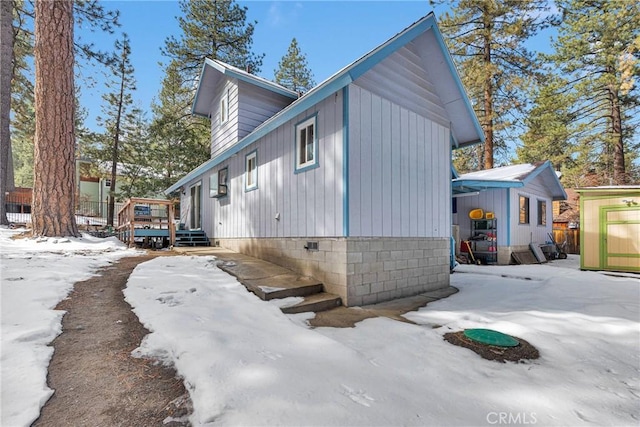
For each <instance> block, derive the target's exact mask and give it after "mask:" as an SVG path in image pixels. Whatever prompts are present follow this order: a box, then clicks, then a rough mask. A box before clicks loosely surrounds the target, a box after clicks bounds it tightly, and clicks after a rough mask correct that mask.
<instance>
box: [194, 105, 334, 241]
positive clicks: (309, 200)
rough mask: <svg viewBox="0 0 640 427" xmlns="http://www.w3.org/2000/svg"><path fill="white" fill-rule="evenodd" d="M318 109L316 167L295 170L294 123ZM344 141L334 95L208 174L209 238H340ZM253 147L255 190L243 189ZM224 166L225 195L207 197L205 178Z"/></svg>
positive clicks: (206, 210)
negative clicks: (227, 183)
mask: <svg viewBox="0 0 640 427" xmlns="http://www.w3.org/2000/svg"><path fill="white" fill-rule="evenodd" d="M316 113H317V127H318V129H317V135H318V138H319V142H318V159H319V165H320V166H319V167H318V168H315V169H310V170H308V171H306V172H303V173H299V174H296V173H295V172H294V169H295V168H294V152H295V144H294V138H295V136H294V126H295V125H296V124H297V123H299V122H300V121H302V120H304V119H306V118H308V117H310V116H313V115H314V114H316ZM342 139H343V138H342V94H341V93H338V94H336V95H335V96H334V95H332V96H330V97H328V98H327V99H326V100H324V101H322V102H321V103H319V104H318V105H316V106H315V108H313V109H310V110H307V111H305V112H304V113H303V114H300V115H299V116H297V117H296V118H295V119H294V120H291V121H289V122H287V123H286V124H284V125H282V126H280V127H279V128H277V129H276V130H274V131H273V132H270V133H269V134H268V135H266V136H265V137H263V138H261V139H260V140H258V141H256V142H255V143H254V144H251V145H250V146H249V147H247V148H245V149H243V150H242V151H240V152H239V153H238V154H237V155H235V156H234V157H232V158H230V159H228V160H227V161H225V162H223V163H222V164H220V165H218V166H217V167H215V168H214V169H213V170H211V171H210V172H207V173H206V174H205V177H204V179H203V182H206V193H205V197H204V201H203V220H204V227H205V230H206V231H207V233H208V234H209V237H212V238H215V239H228V238H278V237H279V238H282V237H335V236H341V235H342V227H343V220H342V218H343V216H342V198H343V184H342V155H343V154H342ZM253 150H257V159H258V161H257V163H258V189H257V190H253V191H248V192H245V189H244V170H245V156H246V155H247V154H248V153H250V152H252V151H253ZM227 166H228V168H229V179H230V185H229V189H228V192H229V193H228V194H229V195H228V196H227V197H222V198H209V197H208V183H209V176H210V175H211V174H214V173H217V172H218V170H219V169H221V168H224V167H227ZM276 214H280V215H279V216H280V220H276V219H275V217H276Z"/></svg>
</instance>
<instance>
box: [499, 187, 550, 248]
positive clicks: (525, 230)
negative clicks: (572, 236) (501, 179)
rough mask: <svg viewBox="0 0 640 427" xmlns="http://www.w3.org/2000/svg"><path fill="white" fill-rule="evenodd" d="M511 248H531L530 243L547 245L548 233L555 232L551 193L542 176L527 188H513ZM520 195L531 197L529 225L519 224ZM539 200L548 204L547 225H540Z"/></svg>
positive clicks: (511, 190)
mask: <svg viewBox="0 0 640 427" xmlns="http://www.w3.org/2000/svg"><path fill="white" fill-rule="evenodd" d="M510 192H511V194H510V199H511V236H510V237H511V238H510V244H509V246H511V247H517V246H529V243H532V242H533V243H545V242H547V241H548V240H549V236H547V233H551V232H552V231H553V207H552V199H551V196H549V192H548V190H547V189H546V187H545V186H544V183H543V180H542V177H541V175H538V176H537V177H535V178H534V179H533V180H532V181H531V182H529V183H528V184H527V185H526V186H525V187H522V188H511V189H510ZM520 195H523V196H526V197H529V224H519V221H520V205H519V199H520ZM538 200H544V201H546V202H547V225H546V226H542V225H538Z"/></svg>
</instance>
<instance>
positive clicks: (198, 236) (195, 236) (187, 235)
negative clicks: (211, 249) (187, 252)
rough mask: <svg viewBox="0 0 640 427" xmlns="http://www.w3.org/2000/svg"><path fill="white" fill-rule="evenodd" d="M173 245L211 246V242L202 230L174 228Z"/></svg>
mask: <svg viewBox="0 0 640 427" xmlns="http://www.w3.org/2000/svg"><path fill="white" fill-rule="evenodd" d="M174 246H211V242H210V241H209V238H208V237H207V233H205V232H204V231H203V230H176V242H175V245H174Z"/></svg>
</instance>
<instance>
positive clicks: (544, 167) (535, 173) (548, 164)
mask: <svg viewBox="0 0 640 427" xmlns="http://www.w3.org/2000/svg"><path fill="white" fill-rule="evenodd" d="M547 169H549V171H550V172H551V175H552V176H553V178H554V181H555V184H556V185H557V186H558V189H559V190H560V193H561V194H562V197H563V198H562V199H557V198H553V200H566V199H567V192H566V191H564V187H563V186H562V184H561V183H560V179H558V175H556V171H555V169H553V165H552V164H551V162H550V161H549V160H547V161H545V162H544V163H542V164H541V165H540V166H538V167H537V168H535V169H534V170H533V171H531V173H529V175H527V176H526V177H525V178H524V179H523V180H522V182H523V183H524V184H525V185H526V184H528V183H530V182H531V181H532V180H533V179H534V178H535V177H537V176H538V175H540V174H541V173H542V172H543V171H545V170H547Z"/></svg>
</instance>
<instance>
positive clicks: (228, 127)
mask: <svg viewBox="0 0 640 427" xmlns="http://www.w3.org/2000/svg"><path fill="white" fill-rule="evenodd" d="M227 91H229V107H228V108H229V120H228V121H226V122H225V123H223V124H221V123H220V101H221V100H222V97H223V96H225V95H226V93H227ZM209 111H211V157H212V158H213V157H215V156H217V155H218V154H220V153H221V152H222V151H224V150H225V149H227V148H229V147H230V146H231V145H233V144H235V143H236V142H237V141H238V81H237V80H236V79H228V80H226V81H225V84H224V85H223V86H222V90H221V91H220V92H219V93H218V96H216V97H214V98H213V102H212V105H211V108H210V110H209Z"/></svg>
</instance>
